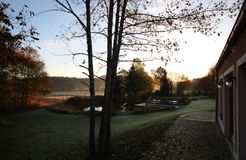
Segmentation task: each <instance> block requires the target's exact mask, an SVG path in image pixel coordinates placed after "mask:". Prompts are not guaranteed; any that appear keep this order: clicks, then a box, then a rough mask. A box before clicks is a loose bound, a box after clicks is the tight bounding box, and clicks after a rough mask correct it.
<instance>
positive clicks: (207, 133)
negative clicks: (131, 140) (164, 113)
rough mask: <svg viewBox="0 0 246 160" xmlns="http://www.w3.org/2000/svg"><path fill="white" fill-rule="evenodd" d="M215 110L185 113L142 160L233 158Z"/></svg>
mask: <svg viewBox="0 0 246 160" xmlns="http://www.w3.org/2000/svg"><path fill="white" fill-rule="evenodd" d="M214 120H215V113H214V112H195V113H190V114H185V115H183V116H181V117H180V118H179V119H178V120H176V121H175V123H174V125H173V126H171V127H170V128H169V130H168V131H167V132H166V133H165V134H163V136H162V137H161V139H160V140H159V141H158V142H154V143H153V144H152V145H151V147H150V149H149V150H148V151H146V152H145V153H143V154H142V156H141V157H143V158H141V159H142V160H150V159H153V160H231V159H232V156H231V153H230V150H229V148H228V147H227V144H226V141H225V138H224V137H223V135H222V133H221V130H220V128H219V126H218V124H217V123H216V122H215V121H214Z"/></svg>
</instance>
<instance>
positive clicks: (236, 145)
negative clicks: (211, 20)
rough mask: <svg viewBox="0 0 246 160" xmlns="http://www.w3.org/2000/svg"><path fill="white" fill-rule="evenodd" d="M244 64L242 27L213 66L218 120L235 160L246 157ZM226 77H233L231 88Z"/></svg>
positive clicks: (245, 43) (245, 35)
mask: <svg viewBox="0 0 246 160" xmlns="http://www.w3.org/2000/svg"><path fill="white" fill-rule="evenodd" d="M229 45H231V44H229ZM244 59H245V62H244ZM239 62H240V64H239ZM242 66H244V67H242ZM245 66H246V28H245V29H244V31H243V32H242V34H241V35H240V36H239V37H238V40H237V41H236V42H235V44H234V45H233V46H231V48H230V53H229V56H228V57H227V58H226V59H224V61H223V63H222V65H221V66H220V68H218V69H217V73H218V81H220V82H222V85H221V88H218V99H217V101H218V103H217V104H218V121H219V123H220V125H221V128H222V131H223V133H224V135H225V136H226V137H227V140H228V144H229V146H230V148H231V150H232V152H233V154H234V156H235V159H237V160H245V159H246V152H245V151H243V150H245V148H246V127H244V126H243V125H245V122H246V67H245ZM228 77H234V78H233V85H232V86H231V87H228V86H226V84H225V81H226V79H227V78H228ZM231 117H233V118H231ZM242 122H243V123H242ZM243 135H244V136H243Z"/></svg>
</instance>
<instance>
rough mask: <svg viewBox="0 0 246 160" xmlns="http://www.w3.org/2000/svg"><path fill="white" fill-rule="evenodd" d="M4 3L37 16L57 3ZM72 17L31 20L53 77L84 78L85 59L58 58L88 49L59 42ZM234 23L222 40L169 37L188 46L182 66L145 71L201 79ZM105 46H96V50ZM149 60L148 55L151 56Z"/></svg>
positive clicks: (226, 25) (226, 23) (225, 27)
mask: <svg viewBox="0 0 246 160" xmlns="http://www.w3.org/2000/svg"><path fill="white" fill-rule="evenodd" d="M2 1H3V2H6V3H10V6H11V8H13V9H15V10H16V11H18V10H21V8H22V6H23V5H24V4H26V5H28V6H29V10H31V11H34V13H38V12H41V11H45V10H49V9H54V8H55V5H57V4H56V2H54V1H53V0H2ZM72 18H73V17H71V16H69V15H67V14H65V13H61V12H49V13H44V14H41V15H38V16H35V17H33V18H32V19H31V20H30V23H32V24H33V25H34V26H35V27H36V28H37V30H38V32H39V33H40V35H39V38H40V40H39V41H37V42H36V43H35V44H33V45H32V46H33V47H35V46H39V47H41V49H38V52H39V54H40V55H41V58H42V60H44V62H45V64H46V70H47V72H48V73H49V75H50V76H68V77H84V75H83V74H82V73H81V72H82V69H81V68H80V67H78V64H80V63H81V61H82V60H83V59H85V58H86V57H77V58H75V59H72V57H71V56H59V55H61V54H68V53H70V52H71V51H72V52H81V51H84V50H85V49H86V45H85V44H81V42H80V41H78V40H76V41H71V42H69V44H65V43H64V42H63V41H61V40H60V39H58V38H56V35H57V34H61V31H63V29H62V26H64V25H67V24H68V22H70V21H71V19H72ZM234 21H235V18H234V19H230V18H227V19H224V20H223V22H222V23H221V24H220V25H219V26H218V30H219V31H221V32H222V33H221V35H220V36H216V35H214V36H209V37H208V36H205V35H202V34H199V33H193V32H192V31H186V32H184V33H183V34H174V35H170V36H171V37H172V36H175V38H177V39H180V40H181V41H186V42H187V43H186V44H182V47H181V50H180V51H179V52H178V53H175V55H174V56H173V58H178V59H182V60H183V61H182V62H180V63H175V62H170V63H169V64H168V65H167V66H165V65H164V64H163V62H162V61H161V60H155V61H152V62H145V65H146V67H145V69H146V70H147V71H149V72H150V71H151V69H156V68H158V67H159V66H162V67H164V68H166V69H167V71H168V72H179V73H184V74H185V75H187V76H188V77H189V78H198V77H202V76H204V75H206V74H207V72H208V69H209V68H210V67H211V66H212V65H214V64H215V63H216V62H217V60H218V58H219V56H220V54H221V52H222V50H223V47H224V45H225V43H226V40H227V37H228V36H229V34H230V32H231V29H232V27H233V24H234ZM102 46H103V44H97V49H98V51H100V48H103V47H102ZM146 55H148V53H141V52H139V53H128V54H127V56H126V57H124V58H125V59H133V58H145V56H146ZM148 56H149V55H148ZM130 65H131V63H126V62H124V63H123V62H122V63H120V64H119V68H124V69H129V67H130ZM104 70H105V67H103V68H102V69H98V68H96V69H95V72H96V73H97V74H98V75H103V74H104Z"/></svg>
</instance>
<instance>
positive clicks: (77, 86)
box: [49, 77, 105, 92]
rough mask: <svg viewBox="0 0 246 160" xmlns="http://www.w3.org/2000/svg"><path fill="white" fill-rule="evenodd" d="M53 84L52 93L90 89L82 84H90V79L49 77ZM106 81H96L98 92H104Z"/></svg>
mask: <svg viewBox="0 0 246 160" xmlns="http://www.w3.org/2000/svg"><path fill="white" fill-rule="evenodd" d="M49 79H50V82H51V92H81V91H86V92H88V91H89V88H88V87H87V86H86V85H85V84H84V83H82V81H83V82H85V83H86V84H89V79H88V78H74V77H72V78H71V77H49ZM104 83H105V82H104V81H103V80H101V79H98V78H97V79H95V89H96V91H104Z"/></svg>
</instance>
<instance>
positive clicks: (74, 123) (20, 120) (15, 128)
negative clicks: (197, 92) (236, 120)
mask: <svg viewBox="0 0 246 160" xmlns="http://www.w3.org/2000/svg"><path fill="white" fill-rule="evenodd" d="M214 109H215V102H214V100H208V99H202V100H197V101H193V102H191V103H190V105H188V106H186V107H183V108H181V109H178V110H173V111H166V112H156V113H148V114H140V115H122V116H114V117H113V118H112V138H113V147H114V146H115V145H116V146H117V144H118V143H120V142H121V140H124V137H127V136H126V135H127V134H128V133H129V134H134V132H136V133H137V134H136V136H139V137H141V135H139V133H140V132H141V131H144V130H145V129H146V128H149V127H150V126H155V125H156V124H160V123H161V122H162V124H164V123H165V122H168V123H170V122H171V121H173V120H174V119H175V118H176V117H177V116H178V115H180V114H183V113H187V112H194V111H208V110H209V111H213V110H214ZM98 120H99V119H97V126H98V122H99V121H98ZM88 127H89V117H88V116H87V115H83V114H82V115H76V114H56V113H51V112H49V111H46V110H45V109H40V110H35V111H32V112H23V113H15V114H8V115H0V160H5V159H11V160H12V159H13V160H14V159H32V160H35V159H37V160H41V159H52V160H54V159H86V155H87V141H88V140H87V137H88ZM152 129H153V128H152ZM153 131H155V132H158V131H157V130H153ZM141 133H143V134H142V137H143V135H145V136H146V137H148V133H146V132H141ZM150 137H152V138H153V137H154V134H152V136H150ZM143 138H144V137H143Z"/></svg>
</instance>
